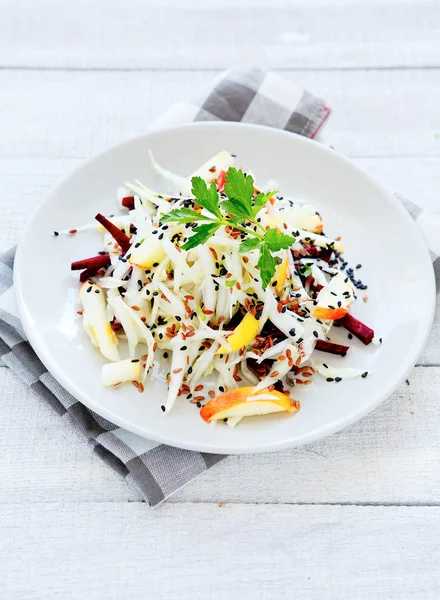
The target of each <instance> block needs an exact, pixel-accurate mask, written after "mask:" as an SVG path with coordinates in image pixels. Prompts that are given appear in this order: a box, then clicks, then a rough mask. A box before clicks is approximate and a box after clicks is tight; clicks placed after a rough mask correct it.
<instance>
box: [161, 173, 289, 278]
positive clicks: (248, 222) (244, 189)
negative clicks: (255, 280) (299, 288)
mask: <svg viewBox="0 0 440 600" xmlns="http://www.w3.org/2000/svg"><path fill="white" fill-rule="evenodd" d="M225 181H226V183H225V187H224V191H225V193H226V196H227V200H223V201H220V196H219V193H218V191H217V187H216V185H215V183H214V182H212V183H211V185H210V186H209V187H208V186H207V185H206V183H205V181H204V180H203V179H202V178H201V177H193V178H192V180H191V182H192V193H193V195H194V198H195V203H197V204H198V205H199V206H201V207H202V208H204V209H205V210H206V211H207V212H209V213H210V215H212V216H208V215H203V214H200V213H198V212H197V211H195V210H193V209H191V208H176V209H174V210H172V211H170V212H169V213H167V214H165V215H163V216H162V217H161V219H160V222H161V223H169V222H176V223H178V224H179V225H184V224H185V223H200V221H202V223H201V224H198V225H197V226H196V227H194V228H193V234H192V235H191V237H189V238H188V239H187V241H186V242H185V244H183V246H182V248H183V249H184V250H190V249H191V248H195V247H196V246H199V245H200V244H204V243H205V242H207V241H208V240H209V238H210V237H211V236H213V235H214V234H215V232H216V231H217V230H218V229H219V228H220V227H222V226H227V225H231V226H232V227H235V228H236V229H239V230H240V231H242V232H243V233H244V234H245V237H244V239H243V241H242V242H241V244H240V248H239V251H240V252H241V253H242V254H244V253H246V252H249V251H250V250H259V257H258V267H259V268H260V275H261V282H262V285H263V289H265V288H266V287H267V286H268V285H269V283H270V281H271V280H272V278H273V276H274V275H275V269H276V265H277V260H276V257H275V256H274V255H273V254H274V253H276V252H279V251H280V250H283V249H284V250H285V249H287V248H290V246H292V244H294V243H295V238H293V237H292V236H290V235H286V234H285V233H282V232H280V231H278V230H276V229H265V228H264V227H263V225H261V223H260V221H259V220H258V218H257V215H258V213H259V212H260V210H261V209H262V208H263V207H264V206H265V205H266V204H267V202H268V201H269V200H270V199H271V198H272V196H273V195H274V194H276V192H267V193H266V194H263V193H259V194H257V195H256V196H255V197H254V190H255V187H254V179H253V177H252V176H251V175H245V174H244V173H243V171H241V170H239V169H236V168H234V167H230V168H229V169H228V172H227V173H226V177H225ZM252 226H253V227H252Z"/></svg>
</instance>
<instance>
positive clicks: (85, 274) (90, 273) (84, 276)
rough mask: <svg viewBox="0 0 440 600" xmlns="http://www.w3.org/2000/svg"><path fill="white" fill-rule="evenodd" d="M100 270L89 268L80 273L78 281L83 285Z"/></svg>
mask: <svg viewBox="0 0 440 600" xmlns="http://www.w3.org/2000/svg"><path fill="white" fill-rule="evenodd" d="M100 268H101V267H90V269H86V270H85V271H82V272H81V273H80V274H79V280H80V281H81V283H84V282H85V281H87V280H88V279H90V277H94V276H95V275H96V273H97V272H98V271H99V269H100Z"/></svg>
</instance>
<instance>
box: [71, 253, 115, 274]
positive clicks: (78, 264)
mask: <svg viewBox="0 0 440 600" xmlns="http://www.w3.org/2000/svg"><path fill="white" fill-rule="evenodd" d="M109 264H110V255H109V254H99V255H98V256H92V258H84V259H83V260H76V261H75V262H73V263H72V264H71V265H70V268H71V270H72V271H82V270H83V269H94V268H96V269H99V268H100V267H107V266H108V265H109Z"/></svg>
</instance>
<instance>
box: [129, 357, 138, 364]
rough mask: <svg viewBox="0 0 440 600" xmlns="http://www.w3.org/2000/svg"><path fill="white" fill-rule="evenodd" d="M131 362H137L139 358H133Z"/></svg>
mask: <svg viewBox="0 0 440 600" xmlns="http://www.w3.org/2000/svg"><path fill="white" fill-rule="evenodd" d="M131 362H132V363H137V362H139V359H138V358H133V360H132V361H131Z"/></svg>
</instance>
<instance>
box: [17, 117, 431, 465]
mask: <svg viewBox="0 0 440 600" xmlns="http://www.w3.org/2000/svg"><path fill="white" fill-rule="evenodd" d="M225 127H226V128H234V129H236V128H239V129H250V130H257V131H258V130H264V131H266V132H270V133H271V134H273V135H281V136H289V137H290V136H294V137H295V138H297V139H298V141H299V143H304V144H306V145H307V144H313V145H317V146H318V148H319V151H321V152H323V153H324V154H328V155H329V156H330V155H332V156H333V157H335V156H336V157H337V160H339V161H341V162H342V163H344V164H345V165H346V166H348V168H351V169H355V170H356V171H358V172H359V173H360V174H361V175H362V176H363V177H365V178H366V179H367V180H368V181H369V182H370V183H371V184H373V185H374V186H375V187H376V188H377V189H378V191H379V192H380V193H381V194H382V195H383V196H384V197H385V198H386V199H387V201H388V202H390V204H391V205H392V206H393V208H394V209H396V210H397V211H398V212H400V214H401V215H402V216H403V218H404V219H405V220H406V221H407V223H409V224H410V227H411V229H412V231H413V234H414V241H417V244H418V245H419V246H420V248H421V250H422V253H424V254H425V257H426V261H428V262H429V263H430V264H432V261H431V257H430V253H429V248H428V245H427V243H426V242H425V240H424V238H423V236H422V233H421V231H420V230H419V228H418V227H417V225H416V223H415V221H414V219H413V218H412V217H411V216H410V214H409V212H408V211H407V210H406V209H405V208H404V206H403V205H402V203H401V202H400V201H399V200H398V199H397V197H396V196H395V194H394V193H393V192H392V191H391V190H389V189H388V188H387V187H386V186H385V185H384V184H382V183H381V182H380V181H379V180H377V179H376V178H375V177H373V176H372V175H370V174H369V173H368V171H366V170H365V169H364V168H363V167H361V166H360V165H358V164H357V163H355V162H353V161H352V160H350V159H349V158H348V157H346V156H344V155H343V154H341V153H340V152H338V151H337V150H334V149H333V148H330V147H329V146H325V145H324V144H322V143H320V142H317V141H316V140H311V139H309V138H307V137H304V136H302V135H300V134H297V133H293V132H290V131H286V130H282V129H277V128H273V127H269V126H266V125H258V124H253V123H241V122H235V121H199V122H192V123H185V124H181V125H173V126H169V127H161V128H159V129H153V130H151V131H147V132H145V133H144V134H141V135H139V136H135V137H132V138H129V139H127V140H124V141H123V142H120V143H118V144H115V145H113V146H111V147H109V148H106V149H105V150H103V151H102V152H99V153H97V154H94V155H93V156H91V157H89V158H87V159H86V160H83V161H81V162H80V164H79V165H77V166H76V167H75V168H74V169H73V170H71V171H69V172H68V173H67V174H66V175H64V176H63V177H62V178H61V179H60V180H59V181H58V182H57V183H56V184H55V185H54V186H53V187H52V188H51V189H49V190H48V191H47V192H46V193H45V194H44V196H43V197H42V198H41V199H40V200H39V201H38V203H37V205H36V206H35V208H34V210H33V211H32V214H31V215H30V217H29V219H28V221H27V223H26V225H25V227H24V229H23V232H22V234H21V236H20V240H19V243H18V246H17V250H16V255H15V260H14V270H13V285H14V289H15V296H16V300H17V305H18V311H19V315H20V321H21V324H22V327H23V329H24V332H25V333H26V336H27V338H28V341H29V343H30V345H31V346H32V348H33V350H34V352H35V353H36V354H37V356H38V358H39V359H40V360H41V362H42V363H43V365H44V366H45V368H46V369H47V370H48V371H49V373H51V374H52V376H53V377H54V378H55V379H56V380H57V381H58V383H59V384H60V385H61V386H62V387H63V388H65V389H66V390H67V391H68V392H69V393H70V394H72V395H73V396H74V397H75V399H76V400H78V401H79V402H81V403H82V404H84V405H85V406H86V407H87V408H88V409H90V410H93V411H94V412H96V413H97V414H99V415H101V416H102V417H104V418H105V419H107V420H108V421H110V422H112V423H114V424H115V425H117V426H118V427H121V428H123V429H126V430H128V431H130V432H132V433H135V434H137V435H139V436H141V437H142V438H144V439H148V440H152V441H155V442H158V443H161V444H166V445H169V446H173V447H177V448H182V449H184V450H193V451H198V452H207V453H215V454H223V455H228V454H255V453H266V452H276V451H280V450H285V449H288V448H293V447H298V446H302V445H305V444H308V443H311V442H314V441H317V440H319V439H323V438H324V437H327V436H329V435H332V434H334V433H336V432H338V431H341V430H342V429H345V428H346V427H348V426H350V425H352V424H353V423H356V422H357V421H359V420H360V419H362V418H363V417H365V416H366V415H367V414H369V413H370V412H371V411H373V410H374V409H375V408H377V407H378V406H379V405H380V404H381V403H382V402H383V401H384V400H386V399H387V398H388V397H389V396H390V395H391V394H392V393H393V392H394V391H395V390H396V389H397V388H398V387H399V385H400V384H401V383H402V382H403V381H404V380H405V378H406V377H407V376H408V374H409V372H410V371H411V370H412V368H413V367H414V365H415V364H416V362H417V359H418V357H419V356H420V354H421V352H422V350H423V348H424V347H425V345H426V342H427V340H428V337H429V335H430V332H431V329H432V323H433V319H434V313H435V305H436V288H435V277H434V269H432V268H431V270H430V271H431V276H430V278H429V281H427V282H426V284H427V291H426V296H427V297H428V296H429V298H430V303H429V310H428V311H425V312H424V313H423V320H422V321H421V322H420V323H419V325H420V326H421V327H424V334H423V336H421V337H420V336H419V342H418V344H417V345H416V347H415V348H414V350H413V351H412V352H411V355H410V356H411V358H410V360H408V359H407V360H406V362H405V363H404V364H405V370H404V373H403V375H402V376H401V377H399V378H398V379H397V380H396V381H395V382H394V383H392V384H390V385H388V386H387V387H386V388H385V389H384V391H383V392H382V393H380V394H378V397H377V399H376V401H375V402H374V403H372V404H370V405H368V406H367V407H365V408H363V409H362V410H359V411H358V412H355V413H354V414H352V415H351V416H350V417H348V418H340V419H339V420H337V421H332V422H331V424H329V425H327V426H321V427H320V428H318V429H314V430H313V431H312V432H309V433H307V434H302V435H301V436H299V437H298V436H296V437H295V438H284V439H283V440H281V441H278V440H277V441H273V442H265V443H263V445H261V444H253V445H250V446H249V447H246V448H242V447H234V446H233V445H232V446H231V447H228V449H226V448H224V447H222V446H217V445H215V444H213V445H211V444H209V443H199V442H195V443H192V442H191V441H185V440H180V439H179V440H175V441H174V442H173V440H172V439H169V437H167V436H166V435H161V434H160V433H156V432H154V431H151V432H150V431H148V432H147V433H146V432H145V428H143V427H138V426H137V425H136V424H135V423H131V422H127V421H126V420H125V419H124V417H120V416H119V415H116V414H115V413H113V412H112V411H110V410H107V409H106V408H105V407H103V406H102V405H96V404H95V403H94V402H93V401H92V402H90V401H89V399H88V398H87V397H84V396H83V394H82V392H81V390H79V389H77V387H76V386H75V385H74V384H73V382H72V380H70V379H69V378H67V377H65V376H64V373H63V370H62V369H61V368H59V367H58V365H57V363H56V361H53V360H52V358H51V357H50V356H49V355H48V354H47V352H46V349H45V346H44V344H41V345H40V343H39V341H38V340H37V338H36V337H35V336H34V334H33V328H32V326H31V324H30V322H29V320H28V315H27V309H26V300H25V297H24V294H23V290H22V287H21V281H20V279H21V277H20V272H21V270H22V268H23V266H22V259H21V255H22V248H23V246H24V243H23V240H24V239H25V238H26V237H27V235H28V232H29V230H30V229H31V228H32V225H33V221H34V219H35V218H36V215H37V214H38V212H39V211H40V210H41V208H42V207H43V206H44V205H45V204H47V203H48V202H49V201H50V198H51V196H52V195H53V194H56V193H57V192H58V190H59V189H60V188H62V187H63V186H65V185H66V184H68V183H69V180H70V179H72V178H74V177H75V176H76V174H77V173H79V172H81V171H82V170H83V169H84V168H86V167H87V166H89V165H90V164H92V163H93V162H94V161H96V160H100V159H102V158H105V157H106V156H107V155H111V154H112V153H113V152H114V151H115V150H121V149H123V148H124V146H129V145H131V144H133V143H136V142H141V141H143V140H144V139H148V138H150V137H154V136H157V135H159V136H160V135H161V134H163V133H166V132H173V131H176V130H177V131H183V132H184V131H185V130H191V129H194V128H208V129H210V128H225ZM315 147H316V146H315ZM428 288H430V289H428ZM48 365H50V368H49V366H48ZM78 396H79V397H78Z"/></svg>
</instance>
